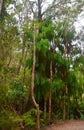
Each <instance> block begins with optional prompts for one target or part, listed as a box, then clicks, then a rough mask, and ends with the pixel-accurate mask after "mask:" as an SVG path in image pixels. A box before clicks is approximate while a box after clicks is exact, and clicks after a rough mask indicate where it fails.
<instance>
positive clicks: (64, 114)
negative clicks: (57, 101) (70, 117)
mask: <svg viewBox="0 0 84 130" xmlns="http://www.w3.org/2000/svg"><path fill="white" fill-rule="evenodd" d="M63 100H64V101H63V120H65V119H66V106H65V95H64V99H63Z"/></svg>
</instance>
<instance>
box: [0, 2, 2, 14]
mask: <svg viewBox="0 0 84 130" xmlns="http://www.w3.org/2000/svg"><path fill="white" fill-rule="evenodd" d="M2 5H3V0H0V15H1V10H2Z"/></svg>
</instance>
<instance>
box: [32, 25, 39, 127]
mask: <svg viewBox="0 0 84 130" xmlns="http://www.w3.org/2000/svg"><path fill="white" fill-rule="evenodd" d="M35 44H36V27H35V25H34V51H33V65H32V77H31V96H32V101H33V103H34V106H35V107H36V109H37V129H40V110H39V104H37V102H36V100H35V97H34V78H35V63H36V45H35Z"/></svg>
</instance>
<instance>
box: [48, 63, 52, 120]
mask: <svg viewBox="0 0 84 130" xmlns="http://www.w3.org/2000/svg"><path fill="white" fill-rule="evenodd" d="M51 86H52V61H51V63H50V92H49V122H50V120H51V106H52V105H51V98H52V88H51Z"/></svg>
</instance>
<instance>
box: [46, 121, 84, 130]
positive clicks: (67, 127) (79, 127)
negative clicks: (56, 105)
mask: <svg viewBox="0 0 84 130" xmlns="http://www.w3.org/2000/svg"><path fill="white" fill-rule="evenodd" d="M45 130H84V120H82V121H80V120H77V121H75V120H74V121H65V122H58V123H56V124H53V125H51V126H47V127H46V128H45Z"/></svg>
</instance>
